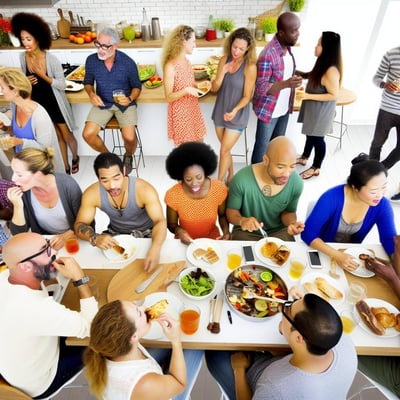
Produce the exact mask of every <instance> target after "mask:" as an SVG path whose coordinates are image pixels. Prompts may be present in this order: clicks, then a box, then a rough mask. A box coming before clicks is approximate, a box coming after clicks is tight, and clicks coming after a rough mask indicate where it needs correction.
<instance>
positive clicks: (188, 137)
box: [168, 60, 207, 146]
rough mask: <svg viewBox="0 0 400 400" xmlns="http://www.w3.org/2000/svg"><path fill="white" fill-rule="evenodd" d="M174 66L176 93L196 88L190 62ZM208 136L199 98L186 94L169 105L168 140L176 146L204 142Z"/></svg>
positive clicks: (186, 61) (174, 64) (174, 89)
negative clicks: (189, 87)
mask: <svg viewBox="0 0 400 400" xmlns="http://www.w3.org/2000/svg"><path fill="white" fill-rule="evenodd" d="M173 66H174V72H175V79H174V87H173V91H174V92H178V91H180V90H182V89H184V88H186V87H188V86H194V74H193V70H192V66H191V64H190V62H189V61H188V60H185V63H184V64H180V63H178V62H173ZM206 134H207V131H206V125H205V123H204V119H203V115H202V114H201V110H200V105H199V100H198V99H197V97H194V96H192V95H189V94H186V95H185V96H182V97H181V98H180V99H178V100H175V101H172V102H170V103H168V139H170V140H173V141H174V144H175V146H179V145H180V144H182V143H185V142H195V141H199V140H202V139H203V138H204V137H205V136H206Z"/></svg>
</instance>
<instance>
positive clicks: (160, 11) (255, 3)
mask: <svg viewBox="0 0 400 400" xmlns="http://www.w3.org/2000/svg"><path fill="white" fill-rule="evenodd" d="M11 1H12V0H8V2H10V3H11ZM283 1H284V0H283ZM31 2H32V3H34V2H35V0H31ZM281 3H282V0H202V1H201V0H184V1H179V2H178V1H172V0H158V1H157V0H146V1H134V0H114V1H112V0H60V1H59V2H58V3H56V4H55V5H54V6H53V7H49V8H33V7H32V8H24V9H22V8H11V7H10V8H1V7H0V13H2V14H3V16H5V17H10V16H12V15H13V14H14V13H16V12H19V11H25V12H34V13H37V14H39V15H41V16H42V17H43V18H44V19H45V20H46V21H47V22H51V23H56V22H57V21H58V19H59V16H58V14H57V8H61V9H62V10H63V11H64V13H65V14H66V16H68V14H67V11H68V10H71V11H72V12H73V13H74V14H76V13H77V14H79V15H81V16H83V17H84V18H85V19H90V20H92V21H93V22H95V23H103V22H104V23H112V24H115V23H117V22H120V21H127V22H132V23H140V22H141V20H142V9H143V7H145V8H146V11H147V15H148V17H149V18H151V17H159V18H160V24H161V28H162V29H164V28H167V29H171V28H173V27H174V26H176V25H178V24H181V23H185V24H188V25H191V26H193V27H195V26H197V25H205V26H206V25H207V22H208V17H209V15H210V14H212V15H213V16H214V18H232V19H233V20H234V22H235V26H236V27H240V26H246V25H247V22H248V17H249V16H256V15H258V14H261V13H263V12H265V11H267V10H270V9H273V8H275V7H276V6H279V5H280V4H281ZM284 9H285V10H286V4H285V5H284Z"/></svg>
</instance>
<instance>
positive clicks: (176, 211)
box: [164, 142, 230, 244]
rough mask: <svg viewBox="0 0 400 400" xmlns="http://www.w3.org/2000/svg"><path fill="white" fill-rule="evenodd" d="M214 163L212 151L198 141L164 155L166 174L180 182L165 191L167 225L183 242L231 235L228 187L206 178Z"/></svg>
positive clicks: (213, 167) (215, 163)
mask: <svg viewBox="0 0 400 400" xmlns="http://www.w3.org/2000/svg"><path fill="white" fill-rule="evenodd" d="M217 162H218V161H217V155H216V154H215V152H214V151H213V150H212V149H211V147H210V146H208V145H207V144H205V143H201V142H187V143H183V144H181V145H180V146H179V147H177V148H175V149H174V150H172V152H171V153H170V154H169V155H168V157H167V160H166V169H167V173H168V175H169V176H170V177H171V178H172V179H176V180H178V181H179V182H178V183H177V184H176V185H174V186H173V187H172V188H170V189H169V190H168V191H167V193H166V194H165V199H164V201H165V204H166V205H167V226H168V229H169V231H170V232H172V233H173V234H175V238H176V239H180V240H181V241H182V243H184V244H189V243H190V242H191V241H192V240H193V239H198V238H209V239H224V240H228V239H229V238H230V234H229V224H228V221H227V219H226V216H225V210H226V198H227V196H228V189H227V187H226V185H225V184H224V183H223V182H221V181H218V180H216V179H214V178H210V177H209V175H211V174H212V173H213V172H214V171H215V170H216V168H217ZM217 218H218V222H219V226H220V228H221V231H222V234H221V232H220V230H219V229H218V227H217V225H216V220H217Z"/></svg>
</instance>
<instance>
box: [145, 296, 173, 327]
mask: <svg viewBox="0 0 400 400" xmlns="http://www.w3.org/2000/svg"><path fill="white" fill-rule="evenodd" d="M167 306H168V301H167V300H166V299H163V300H160V301H158V302H157V303H155V304H153V305H152V306H150V307H147V308H146V309H145V310H144V313H145V314H146V317H147V321H149V322H151V321H154V320H156V319H157V318H160V316H161V314H163V313H164V312H165V310H166V309H167Z"/></svg>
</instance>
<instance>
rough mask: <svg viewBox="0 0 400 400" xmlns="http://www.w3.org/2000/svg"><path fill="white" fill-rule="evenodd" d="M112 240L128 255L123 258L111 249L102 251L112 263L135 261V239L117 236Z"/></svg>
mask: <svg viewBox="0 0 400 400" xmlns="http://www.w3.org/2000/svg"><path fill="white" fill-rule="evenodd" d="M114 239H115V240H116V241H117V242H118V244H119V245H120V246H121V247H123V248H124V249H125V252H126V253H127V254H128V257H126V258H124V255H123V254H119V253H117V252H116V251H114V250H113V249H108V250H103V253H104V255H105V256H106V257H107V258H108V259H109V260H110V261H113V262H121V261H124V262H128V261H129V262H130V261H133V260H134V259H135V256H136V253H137V240H136V238H135V237H133V236H131V235H117V236H114Z"/></svg>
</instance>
